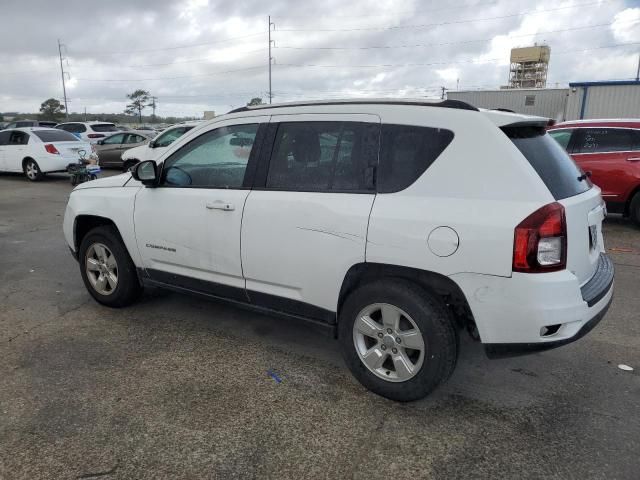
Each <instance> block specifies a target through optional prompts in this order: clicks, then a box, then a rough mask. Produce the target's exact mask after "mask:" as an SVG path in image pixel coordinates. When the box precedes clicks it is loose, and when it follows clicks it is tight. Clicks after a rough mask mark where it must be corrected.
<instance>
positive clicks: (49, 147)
mask: <svg viewBox="0 0 640 480" xmlns="http://www.w3.org/2000/svg"><path fill="white" fill-rule="evenodd" d="M44 149H45V150H46V151H47V152H48V153H53V154H54V155H60V152H59V151H58V149H57V148H56V146H55V145H54V144H52V143H47V144H45V146H44Z"/></svg>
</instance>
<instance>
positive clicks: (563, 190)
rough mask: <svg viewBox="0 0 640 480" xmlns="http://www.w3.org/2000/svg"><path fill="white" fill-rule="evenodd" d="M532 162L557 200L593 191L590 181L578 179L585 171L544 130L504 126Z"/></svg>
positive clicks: (512, 139)
mask: <svg viewBox="0 0 640 480" xmlns="http://www.w3.org/2000/svg"><path fill="white" fill-rule="evenodd" d="M502 131H503V132H504V133H505V134H506V135H507V136H508V137H509V138H510V139H511V141H512V142H513V144H514V145H515V146H516V147H517V148H518V150H520V152H521V153H522V155H524V157H525V158H526V159H527V160H528V161H529V163H530V164H531V166H532V167H533V169H534V170H535V171H536V172H537V173H538V176H539V177H540V179H541V180H542V181H543V182H544V184H545V185H546V186H547V188H548V189H549V191H550V192H551V195H553V197H554V198H555V199H556V200H562V199H563V198H568V197H573V196H575V195H579V194H581V193H584V192H586V191H587V190H589V189H590V188H591V182H590V181H589V179H588V178H587V179H583V180H579V179H578V178H579V177H580V176H581V175H582V174H583V172H582V170H580V168H579V167H578V166H577V165H576V164H575V162H574V161H573V160H572V159H571V157H570V156H569V155H568V154H567V152H566V151H565V150H564V149H563V148H562V147H561V146H560V145H559V144H558V142H557V141H555V140H553V139H552V138H551V136H550V135H547V134H546V133H545V130H544V128H542V127H523V126H518V127H509V126H507V127H502Z"/></svg>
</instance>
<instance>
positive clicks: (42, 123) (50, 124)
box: [38, 122, 58, 127]
mask: <svg viewBox="0 0 640 480" xmlns="http://www.w3.org/2000/svg"><path fill="white" fill-rule="evenodd" d="M57 124H58V123H57V122H38V125H40V126H41V127H55V126H56V125H57Z"/></svg>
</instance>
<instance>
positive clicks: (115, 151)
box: [97, 133, 125, 167]
mask: <svg viewBox="0 0 640 480" xmlns="http://www.w3.org/2000/svg"><path fill="white" fill-rule="evenodd" d="M124 137H125V134H124V133H117V134H116V135H111V136H110V137H108V138H105V139H104V140H103V141H102V143H101V144H99V145H98V146H97V149H98V158H99V159H100V165H103V166H105V167H108V166H113V165H121V164H122V162H121V161H120V155H121V154H122V150H123V148H124V145H123V143H124Z"/></svg>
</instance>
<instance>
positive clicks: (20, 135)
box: [7, 130, 29, 145]
mask: <svg viewBox="0 0 640 480" xmlns="http://www.w3.org/2000/svg"><path fill="white" fill-rule="evenodd" d="M27 143H29V135H27V134H26V133H24V132H19V131H17V130H14V131H13V132H10V135H9V142H8V143H7V145H26V144H27Z"/></svg>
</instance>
